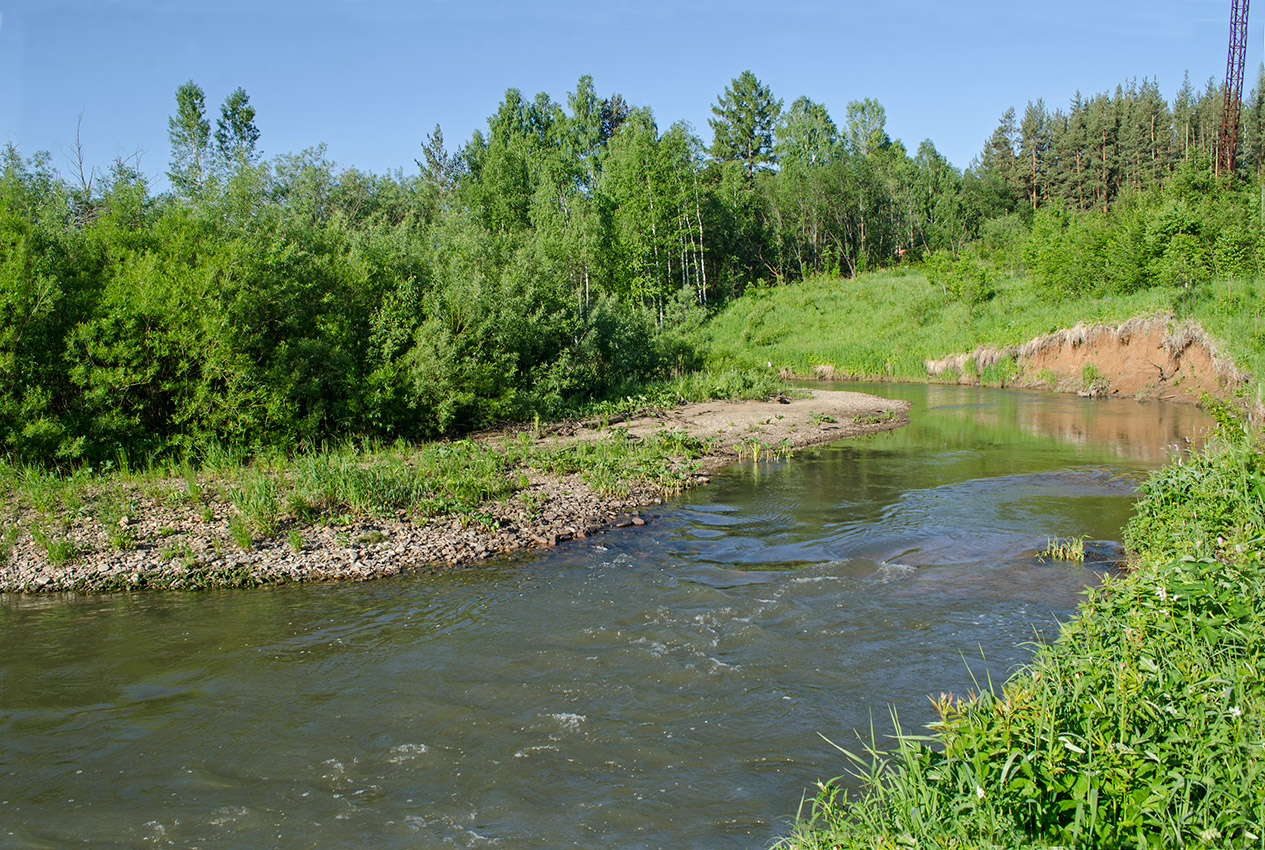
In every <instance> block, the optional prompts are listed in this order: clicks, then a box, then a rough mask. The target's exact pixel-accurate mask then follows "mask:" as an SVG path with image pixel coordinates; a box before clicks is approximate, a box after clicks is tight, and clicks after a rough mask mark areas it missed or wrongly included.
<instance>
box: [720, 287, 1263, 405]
mask: <svg viewBox="0 0 1265 850" xmlns="http://www.w3.org/2000/svg"><path fill="white" fill-rule="evenodd" d="M993 287H994V292H993V295H992V297H991V298H987V299H984V300H981V301H979V302H978V303H976V304H974V305H972V304H969V303H967V302H966V301H965V300H961V299H957V298H954V297H953V295H952V294H951V293H946V292H945V291H944V290H943V289H941V288H940V287H939V286H936V285H933V284H932V283H930V282H929V281H928V279H927V277H926V276H925V275H923V274H922V273H921V272H918V271H914V270H902V271H895V272H881V273H877V274H872V275H864V276H861V277H858V278H855V279H839V278H829V277H819V278H814V279H811V280H807V281H804V282H802V283H795V284H788V285H786V286H782V287H778V288H775V289H759V290H751V291H748V293H747V294H745V295H744V296H743V297H741V298H739V299H737V300H735V301H733V302H732V303H730V304H729V305H727V306H726V307H725V309H723V310H722V311H721V312H720V313H718V314H717V315H716V316H715V317H714V318H713V319H712V321H710V322H709V323H708V324H707V325H706V326H705V327H704V329H703V331H702V335H703V343H704V346H705V348H706V352H707V354H706V358H707V362H708V364H709V365H710V366H711V367H713V368H733V367H737V368H742V369H767V368H769V366H770V364H771V366H772V368H774V369H781V368H789V369H791V370H792V371H794V372H795V373H796V374H798V375H808V374H811V373H812V370H813V367H814V366H816V365H818V364H828V365H830V366H832V367H834V370H835V372H836V373H838V374H840V375H855V376H863V377H875V378H881V377H889V378H897V379H912V380H924V379H926V369H925V367H924V365H923V363H924V361H925V360H926V359H928V358H939V357H943V356H945V355H947V354H953V353H959V352H967V351H971V350H973V349H974V348H975V347H976V346H978V345H994V346H1005V345H1015V344H1018V343H1022V342H1026V341H1027V340H1029V339H1032V338H1033V337H1035V336H1039V335H1041V334H1044V333H1050V332H1052V331H1055V330H1058V329H1060V328H1066V327H1071V326H1073V325H1075V324H1076V323H1078V322H1086V323H1094V322H1102V323H1116V322H1122V321H1124V320H1126V319H1129V318H1131V317H1133V316H1137V315H1150V314H1155V313H1173V314H1174V315H1177V316H1179V317H1182V318H1193V319H1196V320H1198V321H1199V322H1201V323H1202V324H1203V325H1204V327H1205V329H1206V330H1208V332H1209V333H1211V334H1212V335H1213V336H1214V337H1216V338H1217V339H1218V340H1221V341H1222V342H1224V344H1225V347H1226V352H1225V353H1226V354H1228V355H1230V356H1231V357H1233V359H1234V360H1235V361H1236V362H1237V363H1238V364H1239V365H1240V366H1242V367H1244V368H1246V369H1248V370H1249V371H1251V372H1252V374H1254V375H1258V376H1259V375H1262V374H1265V288H1263V287H1262V285H1261V283H1260V282H1258V281H1244V280H1237V281H1236V280H1230V281H1219V282H1216V283H1212V284H1208V285H1205V286H1203V287H1200V288H1198V289H1195V290H1174V289H1171V288H1154V289H1147V290H1143V291H1141V292H1136V293H1132V294H1128V295H1112V296H1106V297H1101V298H1091V297H1081V298H1069V299H1066V300H1061V301H1055V302H1050V301H1043V300H1040V299H1038V298H1036V297H1034V293H1033V289H1032V286H1031V284H1030V282H1029V280H1028V279H1027V278H1025V277H1006V278H1003V279H1000V280H998V281H996V282H995V283H994V284H993Z"/></svg>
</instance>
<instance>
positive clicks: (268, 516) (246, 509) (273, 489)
mask: <svg viewBox="0 0 1265 850" xmlns="http://www.w3.org/2000/svg"><path fill="white" fill-rule="evenodd" d="M228 494H229V498H230V499H232V501H233V506H234V507H236V508H237V511H238V515H239V516H242V517H244V518H245V520H246V521H247V522H249V523H250V525H251V526H253V527H254V529H255V530H256V531H258V532H259V533H260V534H261V535H263V536H264V537H267V536H269V535H271V534H274V533H276V531H277V523H278V521H279V520H280V518H281V505H280V503H279V502H278V501H277V480H276V476H275V475H273V474H271V473H269V472H267V471H263V470H261V469H259V468H258V467H251V468H249V469H246V470H244V471H243V472H242V474H241V477H240V478H239V479H238V481H237V484H236V486H233V485H230V486H229V488H228Z"/></svg>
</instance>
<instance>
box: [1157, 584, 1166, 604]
mask: <svg viewBox="0 0 1265 850" xmlns="http://www.w3.org/2000/svg"><path fill="white" fill-rule="evenodd" d="M1155 595H1156V596H1158V597H1159V598H1160V601H1161V602H1167V601H1168V588H1167V587H1164V586H1163V585H1160V586H1159V587H1158V588H1156V590H1155Z"/></svg>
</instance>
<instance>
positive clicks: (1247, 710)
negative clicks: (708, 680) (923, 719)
mask: <svg viewBox="0 0 1265 850" xmlns="http://www.w3.org/2000/svg"><path fill="white" fill-rule="evenodd" d="M1263 473H1265V462H1263V461H1262V456H1261V453H1260V444H1259V441H1258V440H1257V439H1255V438H1253V437H1252V436H1251V435H1249V434H1248V433H1247V431H1246V429H1245V428H1243V427H1242V426H1241V425H1240V426H1235V427H1229V428H1226V427H1223V428H1222V434H1221V438H1220V439H1219V441H1217V442H1216V443H1214V444H1213V445H1212V446H1211V447H1209V448H1208V449H1207V450H1205V451H1203V452H1202V453H1200V454H1198V455H1196V456H1195V457H1193V458H1191V459H1189V460H1183V461H1182V462H1181V463H1174V464H1173V465H1171V466H1169V467H1167V468H1165V469H1163V470H1161V471H1159V472H1157V473H1156V474H1155V475H1154V476H1152V478H1151V479H1150V480H1149V481H1148V482H1147V484H1146V485H1145V488H1144V494H1143V497H1142V499H1141V500H1140V502H1139V504H1138V508H1137V511H1136V514H1135V516H1134V518H1133V519H1132V520H1131V522H1130V524H1129V527H1128V529H1127V533H1126V539H1127V541H1128V544H1129V547H1130V549H1131V551H1132V553H1133V555H1134V559H1135V560H1134V569H1133V570H1132V571H1131V572H1129V573H1126V574H1125V575H1123V576H1122V577H1120V578H1118V579H1110V578H1109V579H1108V580H1106V581H1105V582H1104V584H1103V586H1102V587H1101V588H1099V589H1096V590H1092V591H1090V592H1089V593H1088V595H1087V598H1086V600H1085V602H1084V603H1083V604H1082V606H1081V608H1080V610H1079V612H1078V614H1077V616H1076V617H1075V618H1074V619H1073V620H1072V621H1070V622H1069V623H1067V624H1065V625H1064V626H1063V627H1062V628H1061V630H1060V633H1059V636H1058V638H1057V639H1056V640H1055V641H1054V642H1053V643H1052V644H1050V645H1046V646H1040V647H1038V648H1037V651H1036V654H1035V657H1034V658H1033V660H1032V662H1031V663H1030V664H1029V665H1028V666H1027V667H1026V668H1024V669H1023V670H1021V671H1020V672H1019V673H1017V674H1016V675H1015V676H1014V677H1012V678H1011V679H1010V680H1009V681H1008V682H1006V683H1005V684H1004V685H1003V686H1002V687H1001V688H1000V689H996V688H993V687H991V686H990V687H988V688H985V689H983V690H982V691H981V692H980V693H978V694H971V695H969V696H967V697H966V698H964V699H959V698H954V697H952V696H943V695H942V696H941V697H940V698H939V699H938V700H935V707H936V712H937V715H938V718H937V720H936V722H935V723H933V724H932V727H931V733H932V734H930V735H926V736H921V735H904V734H901V733H899V732H898V733H897V735H896V738H895V744H894V746H893V747H892V748H890V749H887V750H884V749H882V748H880V747H879V746H877V745H876V744H874V743H871V745H870V746H869V747H866V748H863V751H862V752H861V753H859V754H854V755H852V759H853V778H854V779H855V780H856V783H855V784H856V786H858V787H859V791H858V792H856V793H851V794H850V793H849V792H848V791H847V790H846V788H847V785H846V784H845V782H844V781H842V780H835V781H831V782H828V783H824V784H823V785H822V786H821V790H820V793H819V794H818V796H817V798H816V799H815V801H814V802H813V805H812V810H811V813H810V814H809V815H808V816H807V817H806V818H804V819H803V820H801V821H800V823H799V824H798V825H797V826H796V828H795V832H794V834H793V835H792V836H791V837H790V838H788V839H787V840H786V841H785V842H784V846H785V847H790V848H822V847H831V848H843V847H903V846H910V847H912V846H930V847H947V846H959V847H975V846H1008V847H1022V846H1033V847H1044V846H1073V847H1182V846H1192V847H1205V846H1209V847H1244V846H1261V844H1262V841H1265V680H1263V677H1262V671H1263V669H1265V555H1263V554H1262V551H1263V548H1265V525H1263V524H1262V512H1263V511H1265V475H1263Z"/></svg>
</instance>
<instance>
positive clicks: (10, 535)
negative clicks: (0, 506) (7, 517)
mask: <svg viewBox="0 0 1265 850" xmlns="http://www.w3.org/2000/svg"><path fill="white" fill-rule="evenodd" d="M17 542H18V530H17V529H16V528H10V529H8V530H7V531H5V533H4V534H3V535H0V564H3V563H6V562H7V561H8V560H9V558H10V557H11V556H12V555H13V547H14V546H15V545H16V544H17Z"/></svg>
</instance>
